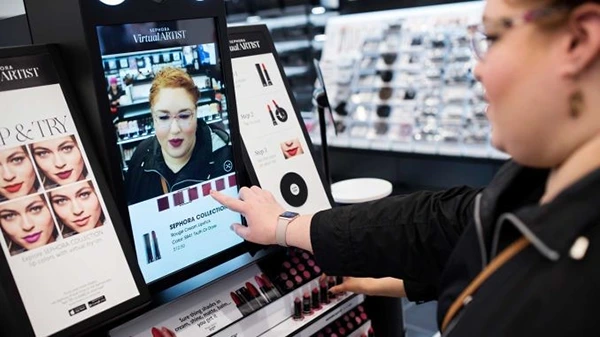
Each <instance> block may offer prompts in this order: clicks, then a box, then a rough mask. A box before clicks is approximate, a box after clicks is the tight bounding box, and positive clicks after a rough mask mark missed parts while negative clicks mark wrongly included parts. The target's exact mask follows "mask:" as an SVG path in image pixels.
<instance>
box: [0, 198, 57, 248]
mask: <svg viewBox="0 0 600 337" xmlns="http://www.w3.org/2000/svg"><path fill="white" fill-rule="evenodd" d="M0 228H2V233H3V234H4V238H5V239H6V242H7V245H8V251H9V252H10V255H17V254H19V253H21V252H24V251H27V250H32V249H34V248H38V247H42V246H44V245H47V244H49V243H52V242H54V241H56V237H57V232H56V228H55V227H54V221H53V220H52V215H51V214H50V209H49V208H48V204H46V199H45V198H44V196H43V195H42V194H35V195H32V196H27V197H24V198H20V199H17V200H14V201H9V202H4V203H1V204H0Z"/></svg>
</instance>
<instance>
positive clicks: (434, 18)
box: [309, 2, 508, 159]
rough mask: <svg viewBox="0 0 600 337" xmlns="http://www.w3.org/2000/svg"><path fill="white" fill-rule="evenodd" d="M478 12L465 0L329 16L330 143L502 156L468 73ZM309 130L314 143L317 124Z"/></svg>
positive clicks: (481, 94)
mask: <svg viewBox="0 0 600 337" xmlns="http://www.w3.org/2000/svg"><path fill="white" fill-rule="evenodd" d="M481 12H482V4H481V3H480V2H468V3H457V4H451V5H440V6H429V7H420V8H409V9H401V10H394V11H385V12H377V13H367V14H357V15H348V16H340V17H337V18H333V19H331V20H330V21H329V23H328V24H327V28H326V36H327V43H326V44H325V45H324V48H323V56H322V59H321V67H322V68H323V73H324V77H325V81H326V86H327V91H328V94H329V99H330V102H331V103H332V108H333V109H334V111H335V112H334V119H335V123H331V121H329V123H328V130H327V134H328V142H329V144H330V145H331V146H333V147H340V148H351V149H361V150H377V151H390V152H403V153H419V154H428V155H442V156H452V157H477V158H492V159H507V158H508V156H507V155H506V154H504V153H501V152H499V151H497V150H495V149H493V148H492V146H491V145H490V133H491V130H490V124H489V121H488V120H487V118H486V105H487V104H486V102H485V99H484V97H485V93H484V90H483V88H482V86H481V84H479V83H477V82H476V80H475V78H474V75H473V67H474V65H475V60H474V58H473V56H472V53H471V51H470V33H469V29H470V27H471V24H472V23H473V22H476V20H478V19H479V18H480V16H481ZM313 119H315V117H313ZM309 124H317V123H314V121H313V122H312V123H311V122H309ZM334 129H335V131H337V136H336V135H334ZM310 133H311V138H312V140H313V142H314V143H315V144H319V143H320V131H319V129H318V127H314V128H312V130H311V131H310Z"/></svg>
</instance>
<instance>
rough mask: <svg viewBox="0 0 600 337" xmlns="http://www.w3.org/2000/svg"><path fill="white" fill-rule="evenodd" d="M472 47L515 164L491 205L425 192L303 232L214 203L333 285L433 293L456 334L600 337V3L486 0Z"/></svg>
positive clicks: (266, 204) (264, 209) (490, 192)
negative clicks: (346, 281) (303, 254)
mask: <svg viewBox="0 0 600 337" xmlns="http://www.w3.org/2000/svg"><path fill="white" fill-rule="evenodd" d="M474 47H475V48H474V49H475V52H476V55H477V57H478V58H479V60H480V61H479V63H478V64H477V67H476V68H475V75H476V76H477V78H478V79H479V80H480V81H481V82H482V84H483V86H484V87H485V88H486V93H487V94H486V96H487V100H488V103H489V108H488V111H487V114H488V117H489V119H490V122H491V124H492V142H493V145H494V146H495V147H496V148H498V149H501V150H504V151H506V152H508V153H509V154H510V155H511V156H512V158H513V160H512V161H511V162H509V163H508V164H507V165H506V166H505V167H504V168H503V169H502V170H501V171H500V172H499V173H498V174H497V176H496V177H495V178H494V180H493V181H492V182H491V183H490V185H489V186H488V187H487V188H486V189H485V190H483V191H481V193H480V191H477V190H472V189H469V188H454V189H450V190H447V191H442V192H435V193H433V192H421V193H417V194H413V195H409V196H401V197H392V198H388V199H385V200H380V201H377V202H372V203H368V204H363V205H356V206H350V207H342V208H336V209H332V210H328V211H323V212H319V213H317V214H314V215H302V216H299V217H297V218H294V219H293V220H291V221H287V220H285V221H284V220H282V221H278V216H279V215H280V214H281V213H282V211H283V208H282V207H281V206H280V205H278V204H277V203H276V202H275V201H274V199H273V197H272V195H271V194H270V193H268V192H266V191H263V190H261V189H260V188H257V187H252V188H250V189H249V188H243V189H242V190H241V191H240V200H237V199H233V198H230V197H227V196H225V195H222V194H219V193H217V192H212V194H213V196H214V197H215V198H216V199H217V200H218V201H220V202H222V203H223V204H224V205H226V206H227V207H229V208H230V209H233V210H236V211H239V212H241V213H242V214H243V215H244V216H245V217H246V220H247V222H248V227H242V226H240V225H239V224H235V225H234V226H233V229H234V230H235V231H236V233H238V234H239V235H241V236H242V237H244V238H245V239H247V240H249V241H253V242H257V243H262V244H273V243H275V242H279V243H281V244H289V245H293V246H296V247H300V248H303V249H307V250H310V251H313V252H314V254H315V257H316V259H317V261H318V263H319V265H320V266H321V267H322V269H323V270H324V271H325V272H327V273H329V274H332V275H350V276H358V277H395V278H399V279H404V280H405V281H406V280H410V281H411V282H416V283H418V284H422V285H429V286H431V287H432V288H433V289H434V291H431V292H429V293H428V294H426V296H428V299H436V298H437V299H438V323H439V326H440V328H441V330H442V332H443V334H444V336H582V335H597V334H598V331H599V324H600V323H598V319H597V314H596V307H597V303H598V302H599V301H600V289H599V288H600V275H599V272H598V267H597V266H598V264H600V250H599V249H598V247H599V245H600V226H599V225H600V208H599V207H598V200H599V197H600V155H598V154H599V153H600V95H598V94H597V91H598V87H599V85H600V2H599V1H597V0H596V1H583V0H581V1H575V0H560V1H542V0H488V1H487V4H486V7H485V13H484V16H483V25H482V26H481V27H478V29H477V30H476V33H475V35H474ZM286 225H287V226H286ZM278 228H279V236H278V235H277V234H276V233H277V229H278ZM278 237H279V238H280V240H279V241H277V240H276V238H278ZM496 267H497V268H496ZM484 269H485V271H486V272H485V273H482V271H483V270H484ZM394 284H396V287H398V285H397V283H394ZM380 290H381V289H380ZM388 290H389V289H388ZM406 291H407V292H409V289H406ZM567 306H568V307H567Z"/></svg>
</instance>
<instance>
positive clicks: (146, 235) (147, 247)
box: [144, 233, 154, 263]
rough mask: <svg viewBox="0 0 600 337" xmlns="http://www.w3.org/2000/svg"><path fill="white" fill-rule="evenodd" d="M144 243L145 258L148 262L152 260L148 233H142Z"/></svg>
mask: <svg viewBox="0 0 600 337" xmlns="http://www.w3.org/2000/svg"><path fill="white" fill-rule="evenodd" d="M144 244H145V245H146V258H147V261H148V263H152V262H154V256H153V255H152V246H150V234H149V233H146V234H144Z"/></svg>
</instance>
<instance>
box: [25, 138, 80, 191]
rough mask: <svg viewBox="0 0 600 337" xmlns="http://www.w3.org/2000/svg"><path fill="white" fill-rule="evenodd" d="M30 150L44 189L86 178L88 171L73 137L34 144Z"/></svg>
mask: <svg viewBox="0 0 600 337" xmlns="http://www.w3.org/2000/svg"><path fill="white" fill-rule="evenodd" d="M30 149H31V153H32V154H33V158H34V161H35V164H36V166H37V169H38V171H39V173H40V179H41V180H42V183H43V185H44V187H45V188H46V189H50V188H54V187H58V186H65V185H68V184H71V183H74V182H76V181H80V180H83V179H85V178H86V177H87V173H88V170H87V168H86V167H85V162H84V160H83V155H82V153H81V150H80V148H79V144H78V143H77V141H76V139H75V136H74V135H67V136H63V137H59V138H54V139H50V140H44V141H41V142H36V143H33V144H31V145H30Z"/></svg>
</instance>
